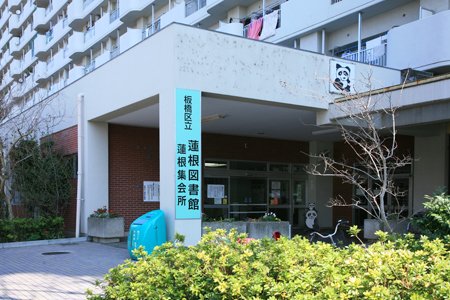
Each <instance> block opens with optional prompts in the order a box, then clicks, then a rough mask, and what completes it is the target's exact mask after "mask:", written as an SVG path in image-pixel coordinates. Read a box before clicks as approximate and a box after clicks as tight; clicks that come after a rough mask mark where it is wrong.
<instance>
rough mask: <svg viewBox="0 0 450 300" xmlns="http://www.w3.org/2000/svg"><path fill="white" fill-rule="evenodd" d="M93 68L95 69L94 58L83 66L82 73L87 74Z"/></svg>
mask: <svg viewBox="0 0 450 300" xmlns="http://www.w3.org/2000/svg"><path fill="white" fill-rule="evenodd" d="M94 69H95V60H94V61H93V62H92V63H91V64H90V65H88V66H86V67H85V68H84V75H86V74H88V73H89V72H92V71H94Z"/></svg>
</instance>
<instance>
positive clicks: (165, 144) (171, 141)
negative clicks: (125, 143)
mask: <svg viewBox="0 0 450 300" xmlns="http://www.w3.org/2000/svg"><path fill="white" fill-rule="evenodd" d="M175 140H176V136H175V88H173V89H168V90H167V89H166V90H164V92H161V93H160V95H159V153H160V154H159V161H160V163H159V164H160V167H159V169H160V171H159V172H160V196H161V202H160V209H161V210H162V211H164V215H165V218H166V230H167V240H168V241H173V237H174V234H175V231H177V232H178V233H179V234H182V235H185V236H186V240H185V244H186V245H195V244H197V243H198V242H199V241H200V239H201V219H192V220H186V219H183V220H177V219H175V204H176V203H175V201H176V199H175V188H176V184H175V179H176V177H175V176H176V174H175V154H176V153H175V150H176V141H175Z"/></svg>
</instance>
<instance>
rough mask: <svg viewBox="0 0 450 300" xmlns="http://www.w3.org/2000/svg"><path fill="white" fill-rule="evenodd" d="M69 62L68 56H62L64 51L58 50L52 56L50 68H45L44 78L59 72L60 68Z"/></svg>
mask: <svg viewBox="0 0 450 300" xmlns="http://www.w3.org/2000/svg"><path fill="white" fill-rule="evenodd" d="M70 62H71V59H70V58H69V57H64V51H62V50H61V51H59V52H58V53H56V54H55V56H53V65H52V67H51V68H48V69H47V73H46V74H45V76H46V79H49V78H50V76H52V75H54V74H55V73H57V72H59V71H60V70H61V69H62V68H64V67H65V66H67V65H68V64H69V63H70Z"/></svg>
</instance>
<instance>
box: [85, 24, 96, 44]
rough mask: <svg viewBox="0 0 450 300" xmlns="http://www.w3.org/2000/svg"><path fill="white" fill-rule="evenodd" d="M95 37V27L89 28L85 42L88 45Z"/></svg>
mask: <svg viewBox="0 0 450 300" xmlns="http://www.w3.org/2000/svg"><path fill="white" fill-rule="evenodd" d="M94 35H95V26H94V27H91V28H89V29H88V30H87V31H86V32H85V33H84V42H85V43H86V42H87V41H89V40H90V39H91V38H92V37H93V36H94Z"/></svg>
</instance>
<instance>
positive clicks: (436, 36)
mask: <svg viewBox="0 0 450 300" xmlns="http://www.w3.org/2000/svg"><path fill="white" fill-rule="evenodd" d="M449 27H450V11H449V10H447V11H443V12H440V13H438V14H435V15H433V16H429V17H427V18H424V19H422V20H417V21H415V22H412V23H409V24H406V25H403V26H400V27H396V28H393V29H391V30H390V31H389V33H388V43H389V45H388V47H387V66H388V67H390V68H395V69H406V68H412V69H417V70H422V71H426V70H430V69H433V68H439V67H448V66H450V52H449V51H448V49H450V35H449V34H448V32H447V29H448V28H449Z"/></svg>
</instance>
